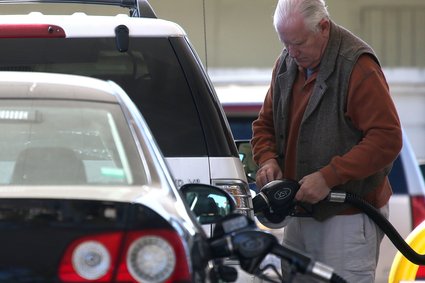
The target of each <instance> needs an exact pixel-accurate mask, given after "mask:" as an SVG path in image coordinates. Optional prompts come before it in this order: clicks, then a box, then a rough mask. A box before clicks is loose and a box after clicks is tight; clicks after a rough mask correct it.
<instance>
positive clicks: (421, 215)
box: [411, 196, 425, 230]
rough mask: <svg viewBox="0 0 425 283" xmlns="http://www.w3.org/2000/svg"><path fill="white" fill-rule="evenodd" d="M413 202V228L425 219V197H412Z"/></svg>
mask: <svg viewBox="0 0 425 283" xmlns="http://www.w3.org/2000/svg"><path fill="white" fill-rule="evenodd" d="M411 202H412V225H413V227H412V230H413V229H415V228H416V226H418V225H419V224H421V223H422V221H424V220H425V197H424V196H416V197H412V198H411Z"/></svg>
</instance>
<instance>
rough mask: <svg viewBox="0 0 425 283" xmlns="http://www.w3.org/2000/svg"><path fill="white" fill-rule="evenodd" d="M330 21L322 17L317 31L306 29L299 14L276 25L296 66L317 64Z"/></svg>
mask: <svg viewBox="0 0 425 283" xmlns="http://www.w3.org/2000/svg"><path fill="white" fill-rule="evenodd" d="M329 29H330V23H329V20H328V19H323V20H322V21H321V22H320V23H319V24H318V31H316V32H313V31H311V29H308V28H307V27H306V25H305V23H304V21H303V19H302V17H301V16H294V17H293V20H292V21H289V22H287V23H284V24H281V25H280V26H279V27H278V32H279V37H280V40H281V41H282V43H283V44H284V45H285V47H286V49H287V50H288V52H289V55H290V56H291V57H292V58H294V60H295V62H296V63H297V65H298V66H300V67H303V68H315V67H317V66H318V65H319V63H320V60H321V59H322V55H323V53H324V51H325V48H326V44H327V42H328V38H329Z"/></svg>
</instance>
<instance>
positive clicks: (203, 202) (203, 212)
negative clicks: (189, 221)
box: [180, 184, 236, 224]
mask: <svg viewBox="0 0 425 283" xmlns="http://www.w3.org/2000/svg"><path fill="white" fill-rule="evenodd" d="M180 192H182V194H183V197H184V199H185V200H186V204H187V205H188V206H189V208H190V210H191V211H192V212H193V213H194V214H195V216H196V218H197V220H198V222H199V223H200V224H213V223H217V222H218V221H219V220H220V219H222V218H223V217H225V216H227V215H229V214H231V213H232V212H233V211H234V210H235V209H236V201H235V200H234V199H233V197H232V196H231V195H230V194H229V193H227V192H226V191H224V190H222V189H220V188H218V187H214V186H211V185H206V184H185V185H183V186H182V187H180Z"/></svg>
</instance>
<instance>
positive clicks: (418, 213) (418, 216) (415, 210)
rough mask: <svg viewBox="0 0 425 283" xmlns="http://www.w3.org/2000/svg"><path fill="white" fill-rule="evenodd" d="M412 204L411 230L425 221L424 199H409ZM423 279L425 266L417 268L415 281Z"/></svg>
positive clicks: (419, 197) (418, 197)
mask: <svg viewBox="0 0 425 283" xmlns="http://www.w3.org/2000/svg"><path fill="white" fill-rule="evenodd" d="M411 202H412V225H413V227H412V229H414V228H416V226H418V225H419V224H421V223H422V221H424V220H425V197H423V196H416V197H412V198H411ZM424 278H425V266H419V268H418V271H417V273H416V279H424Z"/></svg>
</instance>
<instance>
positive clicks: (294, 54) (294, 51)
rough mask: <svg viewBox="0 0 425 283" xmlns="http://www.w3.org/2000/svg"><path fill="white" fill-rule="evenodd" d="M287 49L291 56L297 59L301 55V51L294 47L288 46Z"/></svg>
mask: <svg viewBox="0 0 425 283" xmlns="http://www.w3.org/2000/svg"><path fill="white" fill-rule="evenodd" d="M286 49H288V53H289V56H291V57H293V58H295V57H297V56H298V55H299V54H300V51H299V49H298V48H296V47H294V46H293V45H288V46H286Z"/></svg>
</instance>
